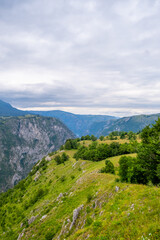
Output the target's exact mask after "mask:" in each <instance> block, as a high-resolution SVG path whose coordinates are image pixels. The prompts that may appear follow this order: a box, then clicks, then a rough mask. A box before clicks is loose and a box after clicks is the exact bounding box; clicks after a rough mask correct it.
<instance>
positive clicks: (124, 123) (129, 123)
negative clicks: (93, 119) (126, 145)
mask: <svg viewBox="0 0 160 240" xmlns="http://www.w3.org/2000/svg"><path fill="white" fill-rule="evenodd" d="M158 117H160V113H157V114H151V115H137V116H130V117H123V118H120V119H117V120H115V121H112V122H111V124H110V125H108V126H105V127H104V128H103V130H101V132H100V134H101V135H108V134H109V133H110V132H113V131H125V132H129V131H133V132H135V133H136V132H139V131H141V130H142V129H143V128H144V127H146V126H147V125H152V124H153V123H155V120H157V119H158Z"/></svg>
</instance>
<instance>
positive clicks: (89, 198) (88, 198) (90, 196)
mask: <svg viewBox="0 0 160 240" xmlns="http://www.w3.org/2000/svg"><path fill="white" fill-rule="evenodd" d="M92 198H93V195H92V194H91V193H88V195H87V202H88V203H89V202H90V201H91V200H92Z"/></svg>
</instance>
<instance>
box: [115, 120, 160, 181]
mask: <svg viewBox="0 0 160 240" xmlns="http://www.w3.org/2000/svg"><path fill="white" fill-rule="evenodd" d="M141 139H142V143H141V145H140V147H138V154H137V158H136V159H133V158H130V157H121V158H120V161H119V164H120V168H119V174H120V177H121V180H122V181H126V182H137V183H142V184H147V183H149V182H152V183H153V184H159V183H160V118H158V120H157V121H156V123H155V124H153V126H152V127H150V126H147V127H145V128H144V129H143V130H142V133H141Z"/></svg>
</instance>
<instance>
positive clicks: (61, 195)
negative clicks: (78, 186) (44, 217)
mask: <svg viewBox="0 0 160 240" xmlns="http://www.w3.org/2000/svg"><path fill="white" fill-rule="evenodd" d="M62 197H63V193H60V194H59V196H58V197H57V201H59V200H60V199H61V198H62Z"/></svg>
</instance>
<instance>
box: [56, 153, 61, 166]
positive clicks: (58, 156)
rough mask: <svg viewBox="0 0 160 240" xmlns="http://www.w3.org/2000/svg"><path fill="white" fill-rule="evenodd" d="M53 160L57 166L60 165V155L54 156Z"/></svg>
mask: <svg viewBox="0 0 160 240" xmlns="http://www.w3.org/2000/svg"><path fill="white" fill-rule="evenodd" d="M54 160H55V161H56V163H57V165H59V164H61V163H62V162H61V157H60V155H57V156H55V158H54Z"/></svg>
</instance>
